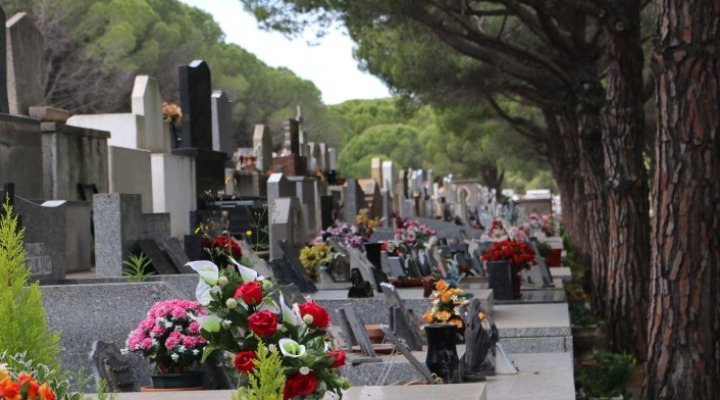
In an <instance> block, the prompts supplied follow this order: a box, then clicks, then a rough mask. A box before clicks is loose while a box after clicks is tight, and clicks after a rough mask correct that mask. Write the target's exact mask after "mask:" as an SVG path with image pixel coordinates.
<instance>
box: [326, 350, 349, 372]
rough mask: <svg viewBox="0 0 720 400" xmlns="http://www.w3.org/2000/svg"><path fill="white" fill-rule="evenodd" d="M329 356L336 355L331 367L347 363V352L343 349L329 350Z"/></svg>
mask: <svg viewBox="0 0 720 400" xmlns="http://www.w3.org/2000/svg"><path fill="white" fill-rule="evenodd" d="M328 357H335V360H334V361H333V363H332V364H330V368H339V367H342V366H343V365H345V359H346V358H347V356H346V355H345V352H344V351H342V350H338V351H329V352H328Z"/></svg>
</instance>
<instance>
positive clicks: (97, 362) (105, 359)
mask: <svg viewBox="0 0 720 400" xmlns="http://www.w3.org/2000/svg"><path fill="white" fill-rule="evenodd" d="M90 360H91V361H92V366H93V371H94V374H95V381H96V382H100V380H101V379H102V380H104V381H105V382H106V383H107V385H108V388H107V389H108V391H109V392H111V393H122V392H136V391H138V390H139V389H140V388H139V387H138V386H139V385H138V384H137V382H136V381H135V376H134V374H133V371H132V369H131V368H130V363H129V362H128V361H127V359H126V358H125V357H124V356H123V355H122V354H121V353H120V350H119V349H118V347H117V346H116V345H115V343H106V342H103V341H100V340H97V341H95V342H94V343H93V345H92V350H91V351H90Z"/></svg>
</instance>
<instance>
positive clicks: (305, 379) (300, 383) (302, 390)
mask: <svg viewBox="0 0 720 400" xmlns="http://www.w3.org/2000/svg"><path fill="white" fill-rule="evenodd" d="M316 388H317V379H315V374H314V373H312V372H310V373H309V374H307V375H303V374H301V373H299V372H297V373H295V374H294V375H291V376H290V377H288V378H287V380H286V381H285V389H283V398H284V399H292V398H293V397H295V396H307V395H309V394H312V393H313V392H314V391H315V389H316Z"/></svg>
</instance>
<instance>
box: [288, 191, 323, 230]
mask: <svg viewBox="0 0 720 400" xmlns="http://www.w3.org/2000/svg"><path fill="white" fill-rule="evenodd" d="M291 181H293V182H295V196H296V197H297V198H298V200H300V205H301V206H302V213H303V217H304V218H305V228H306V229H307V230H308V231H310V232H315V231H316V230H317V229H318V228H317V223H316V220H317V219H316V214H315V211H316V208H315V179H313V178H306V177H298V178H292V179H291Z"/></svg>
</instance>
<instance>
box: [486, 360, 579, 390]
mask: <svg viewBox="0 0 720 400" xmlns="http://www.w3.org/2000/svg"><path fill="white" fill-rule="evenodd" d="M511 357H512V359H513V360H514V361H515V364H516V365H517V367H518V369H519V371H520V373H519V374H518V375H496V376H489V377H488V378H487V381H486V382H485V384H486V386H487V398H488V400H551V399H552V400H574V399H575V381H574V379H573V355H572V353H537V354H513V355H512V356H511Z"/></svg>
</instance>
